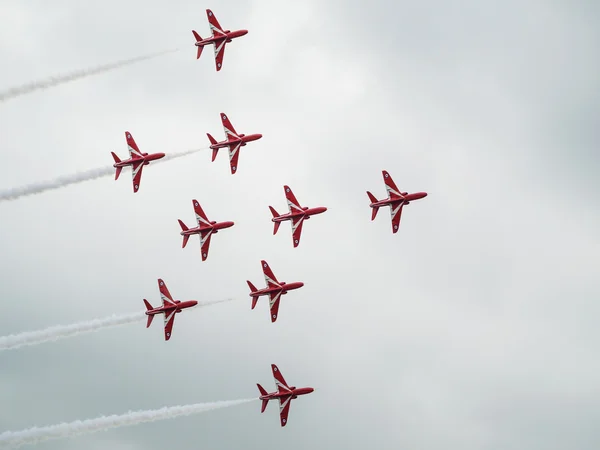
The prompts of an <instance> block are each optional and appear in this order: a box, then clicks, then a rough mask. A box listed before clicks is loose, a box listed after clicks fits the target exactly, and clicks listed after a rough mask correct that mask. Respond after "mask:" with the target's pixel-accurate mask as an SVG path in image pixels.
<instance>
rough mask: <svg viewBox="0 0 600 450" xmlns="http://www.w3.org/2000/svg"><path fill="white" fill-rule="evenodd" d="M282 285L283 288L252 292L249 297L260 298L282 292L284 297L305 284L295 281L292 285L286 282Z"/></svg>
mask: <svg viewBox="0 0 600 450" xmlns="http://www.w3.org/2000/svg"><path fill="white" fill-rule="evenodd" d="M280 284H281V287H271V288H264V289H259V290H258V291H255V292H251V293H250V294H248V295H249V296H250V297H260V296H261V295H269V294H271V293H272V292H280V291H281V293H282V295H285V294H287V291H293V290H294V289H300V288H301V287H302V286H304V283H303V282H302V281H294V282H292V283H286V282H285V281H282V282H281V283H280Z"/></svg>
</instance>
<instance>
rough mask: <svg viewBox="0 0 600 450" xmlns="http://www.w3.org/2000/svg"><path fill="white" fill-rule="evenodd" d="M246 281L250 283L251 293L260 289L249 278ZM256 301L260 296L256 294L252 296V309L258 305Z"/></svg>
mask: <svg viewBox="0 0 600 450" xmlns="http://www.w3.org/2000/svg"><path fill="white" fill-rule="evenodd" d="M246 283H248V287H249V288H250V293H251V294H254V293H255V292H256V291H257V290H258V289H256V286H254V285H253V284H252V283H251V282H250V281H249V280H246ZM256 302H258V296H256V295H254V296H252V309H254V307H255V306H256Z"/></svg>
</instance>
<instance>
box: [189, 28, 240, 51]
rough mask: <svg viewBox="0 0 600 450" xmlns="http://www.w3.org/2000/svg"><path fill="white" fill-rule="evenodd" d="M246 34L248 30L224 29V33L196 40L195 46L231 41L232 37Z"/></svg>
mask: <svg viewBox="0 0 600 450" xmlns="http://www.w3.org/2000/svg"><path fill="white" fill-rule="evenodd" d="M246 34H248V30H237V31H229V30H227V31H225V35H224V36H223V35H216V36H212V37H209V38H206V39H202V40H201V41H197V42H196V44H195V45H196V47H204V46H205V45H210V44H219V43H221V42H223V41H227V42H228V43H229V42H231V41H232V40H233V39H235V38H238V37H242V36H244V35H246Z"/></svg>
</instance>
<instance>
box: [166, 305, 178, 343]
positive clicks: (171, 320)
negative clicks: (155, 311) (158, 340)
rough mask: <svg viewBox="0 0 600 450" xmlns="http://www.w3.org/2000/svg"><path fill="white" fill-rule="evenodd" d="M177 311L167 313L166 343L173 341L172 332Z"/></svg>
mask: <svg viewBox="0 0 600 450" xmlns="http://www.w3.org/2000/svg"><path fill="white" fill-rule="evenodd" d="M176 313H177V310H176V309H173V310H171V311H170V312H168V313H165V341H168V340H169V339H171V331H172V330H173V323H174V322H175V315H176Z"/></svg>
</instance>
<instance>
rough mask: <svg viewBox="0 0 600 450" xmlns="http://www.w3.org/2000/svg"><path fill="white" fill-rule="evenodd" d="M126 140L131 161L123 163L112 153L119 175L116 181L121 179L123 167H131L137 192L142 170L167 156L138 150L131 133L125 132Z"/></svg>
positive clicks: (134, 188)
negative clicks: (152, 162)
mask: <svg viewBox="0 0 600 450" xmlns="http://www.w3.org/2000/svg"><path fill="white" fill-rule="evenodd" d="M125 138H126V139H127V148H128V149H129V159H126V160H125V161H121V160H120V159H119V157H118V156H117V155H115V153H114V152H110V153H111V155H112V157H113V159H114V160H115V163H114V164H113V167H114V168H115V169H117V173H116V174H115V180H118V179H119V175H120V174H121V170H122V169H123V167H126V166H131V174H132V177H133V192H134V193H135V192H137V191H138V189H139V188H140V181H142V168H143V167H144V166H147V165H148V164H150V162H151V161H156V160H157V159H160V158H163V157H164V156H165V154H164V153H151V154H148V153H142V152H140V149H139V148H138V146H137V144H136V143H135V141H134V140H133V136H131V133H130V132H129V131H126V132H125Z"/></svg>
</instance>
